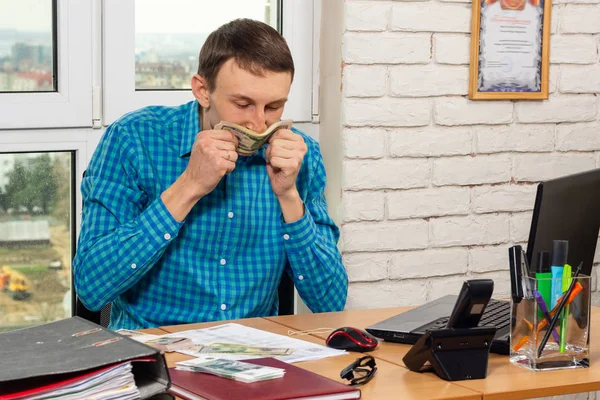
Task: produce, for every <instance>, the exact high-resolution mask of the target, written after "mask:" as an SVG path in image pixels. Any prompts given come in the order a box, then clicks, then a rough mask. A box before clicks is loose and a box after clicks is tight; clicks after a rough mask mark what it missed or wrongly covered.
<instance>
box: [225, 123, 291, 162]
mask: <svg viewBox="0 0 600 400" xmlns="http://www.w3.org/2000/svg"><path fill="white" fill-rule="evenodd" d="M293 123H294V122H293V121H291V120H285V121H279V122H276V123H274V124H273V125H271V126H269V127H268V128H267V129H266V130H265V131H264V132H254V131H253V130H250V129H248V128H246V127H244V126H241V125H238V124H234V123H232V122H227V121H221V122H219V123H218V124H217V125H216V126H215V129H217V130H219V129H222V130H226V131H230V132H233V134H234V135H235V136H236V137H237V138H238V143H239V144H238V148H237V151H238V153H239V154H240V155H242V156H249V155H251V154H254V152H255V151H256V150H258V149H260V148H261V147H262V146H263V145H264V144H265V143H266V142H267V141H268V140H269V138H270V137H271V135H273V134H274V133H275V132H277V131H278V130H279V129H290V128H291V127H292V124H293Z"/></svg>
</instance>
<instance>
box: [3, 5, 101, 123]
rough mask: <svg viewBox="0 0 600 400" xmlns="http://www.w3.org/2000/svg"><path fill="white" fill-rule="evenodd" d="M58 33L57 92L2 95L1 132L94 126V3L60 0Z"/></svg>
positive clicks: (57, 13) (57, 9) (58, 6)
mask: <svg viewBox="0 0 600 400" xmlns="http://www.w3.org/2000/svg"><path fill="white" fill-rule="evenodd" d="M65 21H66V22H65ZM55 31H56V38H55V39H56V40H55V45H56V49H55V54H56V60H55V61H54V65H55V67H56V68H57V71H56V72H55V74H56V78H57V79H56V81H57V86H58V87H57V91H54V92H31V93H24V92H18V93H0V109H2V112H1V113H0V129H23V128H25V129H26V128H65V127H88V126H89V127H91V126H92V2H91V1H80V0H57V6H56V29H55Z"/></svg>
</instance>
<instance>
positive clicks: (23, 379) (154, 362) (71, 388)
mask: <svg viewBox="0 0 600 400" xmlns="http://www.w3.org/2000/svg"><path fill="white" fill-rule="evenodd" d="M0 359H2V360H10V368H0V399H2V400H17V399H19V400H20V399H35V400H43V399H53V400H54V399H56V400H58V399H61V400H62V399H68V400H78V399H86V400H87V399H106V398H114V399H140V398H141V399H147V398H150V397H152V396H153V395H156V394H159V393H163V392H165V391H166V389H167V387H168V386H169V384H170V380H169V375H168V371H167V366H166V363H165V359H164V356H163V354H161V353H160V352H159V351H158V350H156V349H154V348H152V347H149V346H146V345H144V344H142V343H138V342H136V341H134V340H131V339H129V338H127V337H124V336H121V335H119V334H117V333H115V332H112V331H109V330H107V329H104V328H103V327H101V326H99V325H96V324H93V323H91V322H89V321H87V320H85V319H82V318H79V317H72V318H68V319H64V320H61V321H56V322H51V323H48V324H44V325H39V326H36V327H32V328H26V329H20V330H15V331H11V332H5V333H2V334H0Z"/></svg>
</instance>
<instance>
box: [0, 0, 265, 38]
mask: <svg viewBox="0 0 600 400" xmlns="http://www.w3.org/2000/svg"><path fill="white" fill-rule="evenodd" d="M0 1H5V0H0ZM267 3H268V0H135V7H136V10H135V31H136V33H199V32H212V31H213V30H215V29H216V28H218V27H219V26H221V25H223V24H224V23H226V22H228V21H231V20H232V19H235V18H241V17H245V18H252V19H257V20H260V21H264V19H265V5H266V4H267ZM272 3H276V2H275V1H272ZM167 5H168V6H167Z"/></svg>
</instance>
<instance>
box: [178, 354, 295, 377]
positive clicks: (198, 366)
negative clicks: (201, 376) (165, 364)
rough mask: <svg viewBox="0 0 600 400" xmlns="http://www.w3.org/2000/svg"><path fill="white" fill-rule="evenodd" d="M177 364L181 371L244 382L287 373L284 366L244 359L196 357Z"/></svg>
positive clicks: (281, 375)
mask: <svg viewBox="0 0 600 400" xmlns="http://www.w3.org/2000/svg"><path fill="white" fill-rule="evenodd" d="M176 364H177V367H176V369H178V370H181V371H190V372H204V373H207V374H212V375H217V376H220V377H222V378H227V379H234V380H236V381H240V382H244V383H252V382H258V381H265V380H268V379H275V378H282V377H283V375H284V374H285V370H284V369H283V368H274V367H265V366H262V365H256V364H250V363H246V362H243V361H235V360H223V359H219V358H213V357H201V358H195V359H193V360H188V361H180V362H178V363H176Z"/></svg>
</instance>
